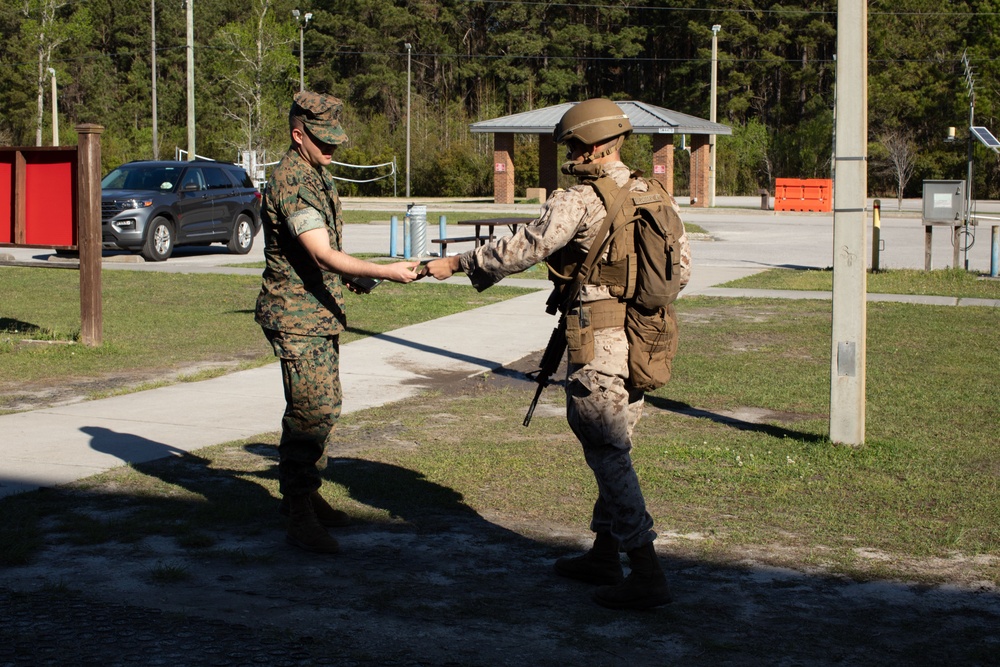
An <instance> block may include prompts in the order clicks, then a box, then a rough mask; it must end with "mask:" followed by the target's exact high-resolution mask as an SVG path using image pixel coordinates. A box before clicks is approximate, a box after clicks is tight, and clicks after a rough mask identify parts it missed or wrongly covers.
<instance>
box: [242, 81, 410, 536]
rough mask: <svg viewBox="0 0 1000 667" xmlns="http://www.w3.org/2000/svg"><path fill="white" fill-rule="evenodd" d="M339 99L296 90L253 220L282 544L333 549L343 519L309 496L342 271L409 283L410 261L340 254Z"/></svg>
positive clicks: (330, 392)
mask: <svg viewBox="0 0 1000 667" xmlns="http://www.w3.org/2000/svg"><path fill="white" fill-rule="evenodd" d="M341 109H342V104H341V102H340V101H339V100H338V99H336V98H334V97H330V96H327V95H319V94H317V93H312V92H300V93H298V94H297V95H296V96H295V100H294V102H293V104H292V107H291V110H290V112H289V126H290V130H291V136H292V144H291V146H290V148H289V149H288V152H287V153H285V155H284V157H283V158H282V159H281V161H280V162H279V163H278V166H277V167H276V168H275V170H274V172H273V173H272V174H271V177H270V179H268V182H267V190H266V192H265V196H264V206H263V210H262V212H261V219H262V222H263V228H264V258H265V260H266V263H267V265H266V267H265V269H264V273H263V281H262V285H261V290H260V294H259V296H258V297H257V309H256V321H257V323H258V324H259V325H260V326H261V328H262V329H263V330H264V334H265V336H266V337H267V339H268V341H269V342H270V343H271V346H272V347H273V349H274V354H275V355H276V356H277V357H278V358H279V359H280V362H281V377H282V384H283V387H284V394H285V413H284V416H283V417H282V420H281V441H280V443H279V445H278V480H279V490H280V492H281V494H282V496H283V500H282V505H281V512H282V513H283V514H286V515H289V517H290V521H289V528H288V541H289V542H291V543H292V544H294V545H296V546H299V547H302V548H304V549H307V550H310V551H316V552H321V553H335V552H336V551H338V550H339V545H338V544H337V541H336V540H335V539H333V538H332V537H331V536H330V535H329V534H328V533H327V532H326V530H325V527H336V526H343V525H346V524H347V523H349V517H348V516H347V514H346V513H344V512H342V511H339V510H335V509H333V508H332V507H330V506H329V504H328V503H327V502H326V501H325V500H324V499H323V496H322V495H321V494H320V493H319V489H320V486H321V485H322V479H321V477H320V470H319V464H320V461H321V460H322V459H323V456H324V451H325V448H326V441H327V438H328V437H329V435H330V433H331V431H332V430H333V427H334V425H335V423H336V421H337V419H338V417H339V416H340V410H341V402H342V393H341V384H340V333H341V332H342V331H343V330H344V328H345V326H346V322H347V320H346V316H345V313H344V294H343V290H344V280H343V277H342V276H343V275H344V274H346V273H350V274H351V275H365V276H371V277H378V278H384V279H389V280H395V281H398V282H409V281H410V280H413V279H414V278H415V277H416V274H415V273H414V272H413V270H412V269H413V267H415V266H416V265H417V263H415V262H398V263H396V264H392V265H386V266H379V265H375V264H372V263H370V262H363V261H361V260H358V259H355V258H352V257H350V256H349V255H346V254H345V253H343V252H342V248H343V214H342V209H341V204H340V198H339V196H338V195H337V187H336V185H335V183H334V180H333V178H332V177H331V176H330V174H329V172H328V171H327V170H326V169H325V166H326V165H327V164H329V163H330V161H331V159H332V158H331V156H332V154H333V150H334V148H335V147H336V146H337V145H339V144H341V143H343V142H344V141H346V140H347V136H346V134H345V133H344V130H343V128H342V127H341V125H340V112H341Z"/></svg>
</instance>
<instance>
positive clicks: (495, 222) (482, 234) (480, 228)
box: [432, 217, 537, 257]
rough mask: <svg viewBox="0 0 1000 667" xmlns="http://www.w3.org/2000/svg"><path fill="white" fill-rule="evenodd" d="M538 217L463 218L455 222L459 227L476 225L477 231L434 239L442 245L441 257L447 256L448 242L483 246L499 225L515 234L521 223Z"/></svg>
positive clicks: (434, 241)
mask: <svg viewBox="0 0 1000 667" xmlns="http://www.w3.org/2000/svg"><path fill="white" fill-rule="evenodd" d="M535 220H537V218H524V217H520V218H515V217H501V218H479V219H475V220H461V221H459V222H456V223H455V224H456V225H458V226H459V227H475V230H476V233H475V234H474V235H469V236H453V237H450V238H445V237H442V238H439V239H433V240H432V242H433V243H437V244H438V245H440V246H441V257H446V256H447V254H448V244H449V243H463V242H464V243H469V242H473V243H475V244H476V246H477V247H478V246H481V245H483V244H484V243H486V242H487V241H492V240H493V239H494V238H495V237H496V235H495V230H496V228H497V227H502V226H506V227H507V228H509V229H510V233H511V234H514V233H516V232H517V228H518V226H519V225H525V224H527V223H529V222H534V221H535Z"/></svg>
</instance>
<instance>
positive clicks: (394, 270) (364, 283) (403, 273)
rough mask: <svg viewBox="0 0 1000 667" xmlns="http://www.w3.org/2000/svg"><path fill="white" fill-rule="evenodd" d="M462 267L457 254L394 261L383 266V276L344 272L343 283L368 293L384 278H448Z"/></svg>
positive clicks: (350, 287)
mask: <svg viewBox="0 0 1000 667" xmlns="http://www.w3.org/2000/svg"><path fill="white" fill-rule="evenodd" d="M461 268H462V265H461V262H460V261H459V258H458V256H452V257H442V258H441V259H431V260H425V261H423V262H396V263H395V264H389V265H387V266H386V267H385V276H384V277H382V278H375V277H369V276H353V275H348V274H344V283H345V284H346V285H347V287H348V288H349V289H350V290H351V291H352V292H355V293H357V294H370V293H371V291H372V290H373V289H375V288H376V287H378V286H379V285H380V284H382V282H383V281H385V280H391V281H393V282H397V283H409V282H413V281H414V280H420V279H421V278H424V277H426V276H433V277H435V278H437V279H438V280H444V279H445V278H450V277H451V276H452V275H453V274H454V273H455V272H456V271H458V270H459V269H461Z"/></svg>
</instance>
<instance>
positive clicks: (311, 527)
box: [285, 494, 340, 554]
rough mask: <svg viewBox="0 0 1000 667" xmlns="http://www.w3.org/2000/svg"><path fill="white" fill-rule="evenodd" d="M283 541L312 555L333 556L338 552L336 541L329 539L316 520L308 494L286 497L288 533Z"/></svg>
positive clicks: (338, 547) (338, 546)
mask: <svg viewBox="0 0 1000 667" xmlns="http://www.w3.org/2000/svg"><path fill="white" fill-rule="evenodd" d="M285 539H286V540H288V543H289V544H293V545H295V546H297V547H299V548H300V549H305V550H306V551H312V552H314V553H319V554H335V553H337V552H339V551H340V545H339V544H337V540H335V539H333V538H332V537H330V534H329V533H327V532H326V528H324V527H323V526H321V525H320V523H319V519H317V518H316V512H314V511H313V506H312V503H311V502H310V500H309V494H303V495H298V496H288V533H287V534H286V535H285Z"/></svg>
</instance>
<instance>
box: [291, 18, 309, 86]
mask: <svg viewBox="0 0 1000 667" xmlns="http://www.w3.org/2000/svg"><path fill="white" fill-rule="evenodd" d="M292 16H294V17H295V22H296V23H298V24H299V92H301V91H303V90H305V89H306V59H305V32H306V26H307V25H309V19H311V18H312V17H313V15H312V13H311V12H306V13H305V15H304V16H303V14H302V12H300V11H299V10H297V9H293V10H292ZM300 17H301V18H300ZM301 19H305V20H301Z"/></svg>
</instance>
